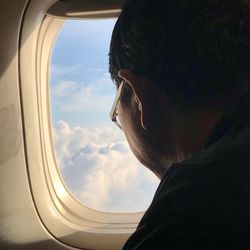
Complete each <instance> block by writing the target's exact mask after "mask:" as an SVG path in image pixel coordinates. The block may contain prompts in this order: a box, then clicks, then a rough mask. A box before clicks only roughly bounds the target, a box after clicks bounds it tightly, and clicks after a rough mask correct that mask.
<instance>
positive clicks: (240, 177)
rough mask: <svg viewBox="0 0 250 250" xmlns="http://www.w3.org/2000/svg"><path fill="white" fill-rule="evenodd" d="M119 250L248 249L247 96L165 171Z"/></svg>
mask: <svg viewBox="0 0 250 250" xmlns="http://www.w3.org/2000/svg"><path fill="white" fill-rule="evenodd" d="M123 249H124V250H131V249H133V250H135V249H137V250H139V249H140V250H142V249H200V250H203V249H215V250H217V249H218V250H220V249H227V250H229V249H237V250H240V249H250V95H248V96H245V97H244V98H242V99H241V101H240V102H239V103H238V105H235V106H234V107H233V108H232V109H231V110H230V111H228V112H227V113H226V114H225V116H224V117H223V118H222V119H221V120H220V121H219V123H218V124H217V125H216V127H215V128H214V130H213V132H212V134H211V136H210V138H209V140H208V142H207V145H206V147H205V149H204V150H203V151H202V152H201V153H199V154H198V155H196V156H194V157H193V158H192V159H189V160H187V161H183V162H181V163H177V164H175V165H173V166H172V167H171V168H170V169H169V170H168V171H167V173H166V175H165V176H164V177H163V179H162V181H161V183H160V185H159V187H158V189H157V191H156V194H155V196H154V199H153V201H152V203H151V205H150V207H149V208H148V210H147V211H146V213H145V215H144V216H143V218H142V220H141V221H140V223H139V225H138V227H137V230H136V232H135V233H134V234H133V235H132V236H131V237H130V238H129V240H128V241H127V242H126V244H125V246H124V248H123Z"/></svg>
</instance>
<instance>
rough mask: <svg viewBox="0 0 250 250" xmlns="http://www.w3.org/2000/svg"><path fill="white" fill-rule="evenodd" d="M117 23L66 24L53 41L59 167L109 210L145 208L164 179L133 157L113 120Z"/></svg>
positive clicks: (79, 190)
mask: <svg viewBox="0 0 250 250" xmlns="http://www.w3.org/2000/svg"><path fill="white" fill-rule="evenodd" d="M114 24H115V20H114V19H106V20H81V21H76V20H74V21H73V20H68V21H65V23H64V25H63V26H62V28H61V30H60V31H59V33H58V35H57V38H56V40H55V43H54V47H53V50H52V55H51V64H50V95H51V115H52V130H53V140H54V148H55V153H56V157H57V164H58V167H59V168H60V171H61V174H62V177H63V179H64V181H65V183H66V185H67V187H68V189H69V191H70V192H71V193H72V194H73V195H74V196H75V197H76V198H77V199H78V200H80V201H81V202H83V203H84V204H85V205H87V206H89V207H91V208H94V209H98V210H105V211H140V210H145V209H146V208H147V207H148V206H149V204H150V202H151V200H152V198H153V195H154V192H155V190H156V188H157V186H158V184H159V180H158V179H157V178H156V177H155V176H154V174H153V173H151V172H150V171H149V170H147V169H146V168H145V167H144V166H142V165H141V164H140V163H139V162H138V160H137V159H136V158H135V157H134V156H133V154H132V153H131V151H130V149H129V146H128V144H127V142H126V139H125V137H124V135H123V132H122V131H121V130H120V129H119V128H118V127H116V126H115V125H114V124H112V122H111V121H110V119H109V112H110V109H111V106H112V103H113V100H114V97H115V91H116V88H115V85H114V84H113V82H112V81H111V79H110V76H109V73H108V51H109V43H110V38H111V33H112V29H113V26H114Z"/></svg>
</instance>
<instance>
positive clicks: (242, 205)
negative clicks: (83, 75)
mask: <svg viewBox="0 0 250 250" xmlns="http://www.w3.org/2000/svg"><path fill="white" fill-rule="evenodd" d="M110 73H111V77H112V79H113V80H114V81H115V83H116V85H117V88H118V93H117V98H116V102H115V104H114V106H113V111H112V120H114V121H116V122H118V118H119V122H120V126H121V128H122V129H123V131H124V133H125V135H126V138H127V140H128V142H129V145H130V148H131V150H132V151H133V153H134V154H135V155H136V157H137V158H138V159H139V160H140V161H141V162H142V163H143V164H144V165H145V166H146V167H148V168H149V169H150V170H152V171H153V172H154V173H155V174H156V175H157V176H158V177H159V178H160V179H161V183H160V185H159V187H158V190H157V191H156V194H155V197H154V199H153V201H152V204H151V206H150V207H149V209H148V210H147V211H146V213H145V215H144V217H143V218H142V220H141V222H140V223H139V225H138V228H137V230H136V232H135V233H134V234H133V235H132V236H131V237H130V239H129V240H128V241H127V242H126V244H125V246H124V249H125V250H129V249H250V84H249V82H250V79H249V77H250V2H249V1H248V0H237V1H234V0H224V1H223V0H217V1H215V0H192V1H191V0H189V1H188V0H128V1H127V2H126V3H125V5H124V7H123V10H122V12H121V15H120V16H119V18H118V20H117V23H116V25H115V28H114V31H113V35H112V41H111V46H110Z"/></svg>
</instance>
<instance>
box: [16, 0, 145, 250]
mask: <svg viewBox="0 0 250 250" xmlns="http://www.w3.org/2000/svg"><path fill="white" fill-rule="evenodd" d="M41 2H43V1H41ZM47 2H51V1H49V0H47ZM36 8H39V6H38V5H36ZM35 14H36V10H35V9H34V10H33V12H32V6H30V11H29V13H27V17H26V20H25V22H24V26H23V30H22V41H21V45H20V55H19V56H20V58H19V60H20V79H21V97H22V105H23V115H24V116H23V120H24V123H23V124H24V129H25V147H26V158H27V162H28V167H27V172H28V175H29V182H30V186H31V191H32V195H33V201H34V205H35V207H36V210H37V214H38V216H39V217H40V220H41V222H42V223H43V225H44V227H45V228H46V229H47V230H48V231H49V232H50V233H51V234H52V235H53V236H54V237H55V238H57V239H58V240H60V241H61V242H63V243H65V244H67V245H70V246H74V247H77V248H81V249H82V248H86V249H106V250H107V249H108V250H112V249H121V247H122V245H123V244H124V242H125V241H126V239H127V238H128V237H129V236H130V234H131V233H132V232H133V231H134V230H135V229H136V226H137V224H138V222H139V221H140V219H141V217H142V215H143V213H144V212H143V211H141V212H135V213H131V212H123V213H120V212H103V211H97V210H94V209H91V208H89V207H87V206H85V205H83V204H82V203H80V202H79V201H78V200H77V199H75V198H74V197H73V196H72V195H71V194H70V192H68V190H67V188H66V186H65V184H64V182H63V179H62V177H61V175H60V173H59V169H58V166H57V165H56V164H57V163H56V158H55V153H54V147H53V141H52V131H51V124H52V123H51V114H50V112H51V111H50V93H49V89H50V84H49V70H50V57H51V50H52V48H53V43H54V40H55V37H56V34H57V32H58V31H59V29H60V27H61V25H62V24H63V22H64V19H60V18H53V17H50V16H46V17H44V18H43V21H42V23H41V20H42V17H34V16H35ZM95 15H97V17H98V13H97V14H96V13H95ZM101 17H103V16H101ZM32 18H33V19H32ZM32 20H34V23H33V24H32V25H30V22H32ZM39 20H40V22H39Z"/></svg>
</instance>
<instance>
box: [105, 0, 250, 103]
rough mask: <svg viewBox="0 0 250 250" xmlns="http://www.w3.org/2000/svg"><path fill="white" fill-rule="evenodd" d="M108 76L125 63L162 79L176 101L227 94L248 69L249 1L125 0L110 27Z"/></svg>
mask: <svg viewBox="0 0 250 250" xmlns="http://www.w3.org/2000/svg"><path fill="white" fill-rule="evenodd" d="M109 60H110V61H109V63H110V68H109V71H110V74H111V78H112V79H113V80H115V81H119V80H120V79H119V76H118V71H119V69H120V68H127V69H129V70H131V71H132V72H134V73H136V74H139V75H142V76H146V77H149V78H150V79H152V80H153V82H155V83H156V84H161V85H162V86H163V87H164V89H165V91H166V92H167V93H168V95H169V97H170V98H172V101H174V102H175V103H176V104H180V103H181V104H182V105H183V104H185V105H187V104H188V105H187V106H188V107H191V106H197V104H198V105H200V104H202V103H205V102H207V101H209V100H211V99H212V98H214V97H219V96H221V95H223V94H225V93H226V92H227V91H228V90H232V89H233V88H236V87H237V86H238V85H240V84H242V83H243V82H244V81H246V80H247V79H248V76H249V72H250V1H248V0H192V1H191V0H127V1H126V3H125V5H124V7H123V10H122V12H121V15H120V16H119V18H118V20H117V22H116V25H115V27H114V31H113V35H112V40H111V45H110V54H109Z"/></svg>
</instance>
